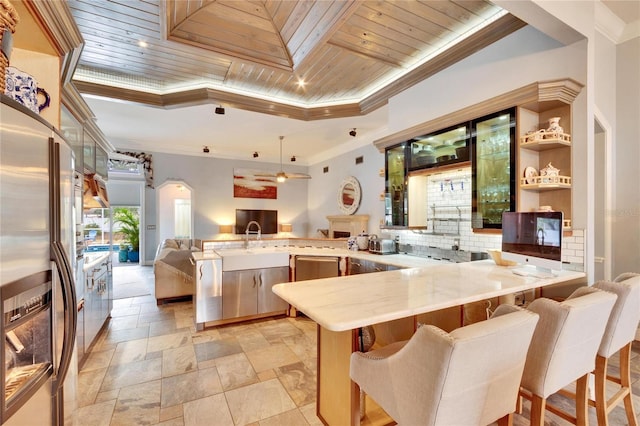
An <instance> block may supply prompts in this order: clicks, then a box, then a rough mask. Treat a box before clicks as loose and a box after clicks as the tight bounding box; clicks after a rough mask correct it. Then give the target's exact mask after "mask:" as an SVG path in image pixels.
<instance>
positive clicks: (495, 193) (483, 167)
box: [471, 108, 516, 230]
mask: <svg viewBox="0 0 640 426" xmlns="http://www.w3.org/2000/svg"><path fill="white" fill-rule="evenodd" d="M471 126H472V138H471V143H472V151H471V154H472V161H471V174H472V220H471V223H472V227H473V229H474V230H477V229H502V212H505V211H515V208H516V179H515V176H514V173H512V171H514V170H515V132H516V120H515V108H512V109H509V110H505V111H501V112H498V113H495V114H491V115H488V116H485V117H482V118H479V119H477V120H473V121H472V124H471Z"/></svg>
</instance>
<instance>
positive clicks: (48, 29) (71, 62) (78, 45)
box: [24, 0, 84, 86]
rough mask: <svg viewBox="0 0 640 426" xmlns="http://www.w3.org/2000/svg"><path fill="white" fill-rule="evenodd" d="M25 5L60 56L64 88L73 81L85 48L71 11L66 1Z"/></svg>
mask: <svg viewBox="0 0 640 426" xmlns="http://www.w3.org/2000/svg"><path fill="white" fill-rule="evenodd" d="M24 4H25V6H26V7H27V9H29V12H31V14H32V15H33V16H34V19H36V20H37V21H38V22H39V23H40V27H41V28H42V29H43V31H44V32H45V33H46V36H47V38H48V39H49V41H50V42H51V43H52V45H53V46H54V48H55V49H56V50H57V52H58V55H59V56H60V59H61V66H60V76H61V84H62V85H63V86H64V85H65V83H67V82H69V81H71V77H72V76H73V73H74V72H75V69H76V65H77V64H78V61H79V59H80V53H81V52H82V48H83V46H84V39H83V38H82V34H81V33H80V30H79V29H78V26H77V25H76V22H75V20H74V19H73V15H72V14H71V10H70V9H69V6H68V5H67V2H65V1H35V0H25V1H24Z"/></svg>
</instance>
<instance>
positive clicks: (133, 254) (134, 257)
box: [128, 250, 140, 263]
mask: <svg viewBox="0 0 640 426" xmlns="http://www.w3.org/2000/svg"><path fill="white" fill-rule="evenodd" d="M128 257H129V262H131V263H136V262H138V261H140V253H139V252H137V251H133V250H131V251H130V252H129V253H128Z"/></svg>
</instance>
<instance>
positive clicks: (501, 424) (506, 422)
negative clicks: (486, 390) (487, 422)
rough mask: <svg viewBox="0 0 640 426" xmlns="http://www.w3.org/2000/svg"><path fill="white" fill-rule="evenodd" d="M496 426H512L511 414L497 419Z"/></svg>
mask: <svg viewBox="0 0 640 426" xmlns="http://www.w3.org/2000/svg"><path fill="white" fill-rule="evenodd" d="M498 426H513V413H509V414H507V415H506V416H504V417H500V418H499V419H498Z"/></svg>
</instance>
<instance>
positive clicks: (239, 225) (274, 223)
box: [236, 209, 278, 234]
mask: <svg viewBox="0 0 640 426" xmlns="http://www.w3.org/2000/svg"><path fill="white" fill-rule="evenodd" d="M252 220H253V221H256V222H258V223H259V224H260V228H261V229H260V232H261V233H262V234H277V233H278V211H277V210H245V209H236V234H244V233H245V231H246V230H247V225H248V224H249V222H251V221H252ZM253 231H257V229H256V228H255V227H251V232H253Z"/></svg>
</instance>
